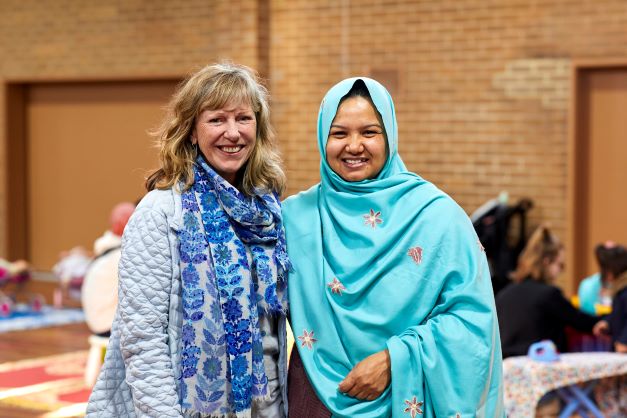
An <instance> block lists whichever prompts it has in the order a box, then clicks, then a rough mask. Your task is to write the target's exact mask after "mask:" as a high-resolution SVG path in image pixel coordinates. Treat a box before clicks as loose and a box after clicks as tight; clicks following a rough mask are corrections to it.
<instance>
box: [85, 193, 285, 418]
mask: <svg viewBox="0 0 627 418" xmlns="http://www.w3.org/2000/svg"><path fill="white" fill-rule="evenodd" d="M181 226H182V207H181V196H180V194H179V193H177V192H174V191H173V190H153V191H151V192H150V193H148V194H147V195H146V197H144V199H143V200H142V201H141V203H140V204H139V205H138V207H137V209H136V210H135V213H134V214H133V216H132V217H131V219H130V221H129V223H128V225H127V226H126V229H125V230H124V237H123V240H122V249H123V251H122V259H121V260H120V270H119V274H120V281H119V304H118V310H117V312H116V315H115V319H114V322H113V327H112V329H111V338H110V340H109V346H108V348H107V354H106V357H105V362H104V365H103V367H102V370H101V372H100V376H99V377H98V381H97V382H96V385H95V387H94V390H93V392H92V394H91V396H90V398H89V404H88V406H87V417H99V418H104V417H107V418H109V417H115V418H118V417H128V418H134V417H155V418H157V417H158V418H165V417H177V418H180V417H183V416H184V415H183V413H182V411H181V406H180V404H179V397H178V379H177V376H178V375H179V366H178V365H179V364H180V347H179V343H180V341H181V324H182V305H181V277H180V268H179V249H178V247H179V241H178V231H179V230H180V229H181ZM285 327H286V325H285V318H281V320H280V321H279V325H278V333H279V350H280V355H279V364H278V369H279V384H280V386H281V393H282V397H283V410H284V412H285V416H287V385H286V377H287V370H286V333H285Z"/></svg>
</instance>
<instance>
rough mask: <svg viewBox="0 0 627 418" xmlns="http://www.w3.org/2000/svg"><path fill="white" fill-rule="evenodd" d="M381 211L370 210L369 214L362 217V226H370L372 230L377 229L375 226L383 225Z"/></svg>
mask: <svg viewBox="0 0 627 418" xmlns="http://www.w3.org/2000/svg"><path fill="white" fill-rule="evenodd" d="M380 216H381V211H379V212H375V211H374V210H372V209H370V213H367V214H365V215H364V225H370V226H371V227H372V228H373V229H374V228H376V227H377V224H381V223H383V219H381V217H380Z"/></svg>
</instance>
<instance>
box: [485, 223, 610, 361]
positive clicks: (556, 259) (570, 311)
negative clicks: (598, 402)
mask: <svg viewBox="0 0 627 418" xmlns="http://www.w3.org/2000/svg"><path fill="white" fill-rule="evenodd" d="M563 269H564V247H563V245H562V243H561V242H560V241H559V240H558V239H557V237H556V236H555V235H554V234H552V233H551V231H550V230H549V229H548V228H547V227H546V226H540V227H539V228H538V229H536V230H535V232H534V233H533V234H532V235H531V237H530V238H529V241H528V242H527V246H526V247H525V249H524V250H523V252H522V253H521V254H520V257H519V259H518V267H517V269H516V271H515V272H514V279H515V283H513V284H510V285H509V286H507V287H506V288H505V289H503V291H501V292H500V293H499V294H498V295H497V297H496V310H497V314H498V318H499V328H500V331H501V343H502V347H503V357H510V356H522V355H526V354H527V351H528V350H529V346H531V344H533V343H535V342H537V341H540V340H551V341H553V342H554V343H555V345H556V346H557V348H558V350H559V351H562V352H565V351H567V348H568V347H567V344H566V343H567V341H566V331H565V327H566V326H567V325H569V326H571V327H573V328H576V329H578V330H580V331H583V332H591V331H592V329H593V327H594V325H595V324H596V323H597V322H598V318H596V317H594V316H591V315H588V314H586V313H584V312H581V311H579V310H577V309H576V308H575V307H574V306H572V305H571V304H570V302H569V301H568V300H566V298H565V297H564V295H563V294H562V292H561V290H560V289H559V288H558V287H556V286H554V285H553V283H554V282H555V279H556V278H557V277H558V276H559V275H560V274H561V273H562V270H563Z"/></svg>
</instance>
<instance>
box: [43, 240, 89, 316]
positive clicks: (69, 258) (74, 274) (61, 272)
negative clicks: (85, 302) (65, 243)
mask: <svg viewBox="0 0 627 418" xmlns="http://www.w3.org/2000/svg"><path fill="white" fill-rule="evenodd" d="M92 259H93V257H92V254H91V252H90V251H87V250H86V249H85V248H83V247H81V246H76V247H73V248H72V249H71V250H68V251H63V252H62V253H61V254H59V261H58V262H57V263H56V264H55V265H54V266H53V267H52V272H53V273H54V275H55V276H56V277H57V278H58V279H59V287H58V288H57V289H56V290H55V292H54V295H53V299H54V301H53V305H54V307H55V308H61V307H62V306H63V305H64V304H66V303H67V301H68V300H71V299H74V300H79V299H80V294H81V288H82V286H83V281H84V280H85V273H86V272H87V269H88V268H89V264H90V263H91V261H92Z"/></svg>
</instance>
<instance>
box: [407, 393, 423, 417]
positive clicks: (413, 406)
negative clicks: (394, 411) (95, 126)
mask: <svg viewBox="0 0 627 418" xmlns="http://www.w3.org/2000/svg"><path fill="white" fill-rule="evenodd" d="M405 404H407V408H405V410H404V411H403V412H405V413H406V414H409V415H410V416H411V418H416V415H417V414H420V415H422V409H420V407H421V406H422V405H423V404H424V402H418V401H417V400H416V397H415V396H414V399H412V400H411V401H410V400H408V399H407V400H405Z"/></svg>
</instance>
